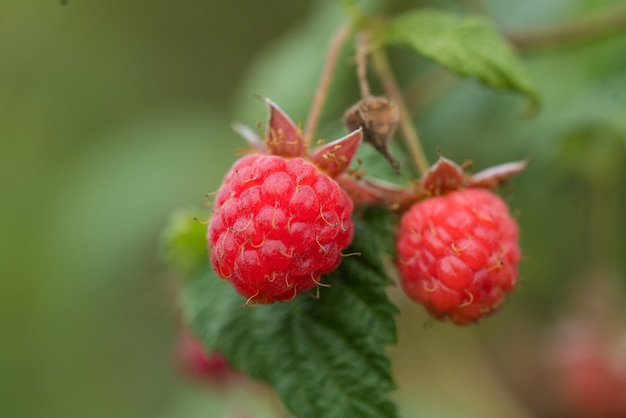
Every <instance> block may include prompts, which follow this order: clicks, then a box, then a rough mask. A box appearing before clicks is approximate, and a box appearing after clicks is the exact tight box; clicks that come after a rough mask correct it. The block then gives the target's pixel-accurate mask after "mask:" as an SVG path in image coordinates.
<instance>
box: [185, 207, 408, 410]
mask: <svg viewBox="0 0 626 418" xmlns="http://www.w3.org/2000/svg"><path fill="white" fill-rule="evenodd" d="M388 216H389V215H387V214H386V213H385V212H380V211H377V212H367V213H365V214H364V215H363V217H362V219H359V218H355V237H354V240H353V245H352V246H351V247H350V248H349V249H348V250H347V251H348V252H360V253H361V255H360V256H351V257H347V258H346V259H344V260H343V262H342V263H341V265H340V267H339V268H338V269H337V270H336V271H335V272H333V273H332V274H331V275H330V277H328V278H327V279H326V280H325V282H327V283H330V284H331V287H330V288H322V289H321V290H320V298H319V299H314V298H312V297H310V296H309V295H300V296H298V297H296V298H295V299H294V300H292V301H290V302H288V303H280V304H272V305H262V306H254V307H243V306H242V305H243V303H244V300H243V299H242V298H241V297H240V296H239V295H237V294H236V293H235V292H234V290H233V289H232V287H231V286H230V285H229V284H228V283H226V282H225V281H223V280H220V279H218V278H217V277H216V275H215V274H214V272H213V270H212V269H211V268H210V266H209V263H208V262H207V263H206V265H205V269H204V270H203V272H202V273H201V274H199V275H198V276H197V277H196V278H195V280H190V281H188V282H187V283H186V286H185V289H184V292H183V295H182V303H183V309H184V312H185V316H186V318H187V320H188V322H189V323H190V324H191V327H192V329H193V331H194V333H195V334H197V335H199V336H201V338H202V339H203V341H204V343H205V345H206V346H207V348H208V349H210V350H219V351H221V352H222V353H224V355H226V357H227V358H228V359H229V361H230V363H231V364H232V365H233V367H235V368H238V369H243V370H245V371H246V372H247V373H248V374H249V375H250V376H252V377H254V378H257V379H260V380H262V381H265V382H267V383H268V384H270V385H271V386H272V387H274V388H275V389H276V391H277V392H278V394H279V395H280V397H281V398H282V400H283V401H284V403H285V405H286V406H287V408H288V409H289V410H290V411H292V412H293V413H294V414H297V415H298V416H302V417H327V418H335V417H336V418H344V417H363V418H367V417H372V418H374V417H376V418H385V417H389V418H392V417H396V416H397V412H396V407H395V405H394V404H393V402H391V400H390V399H389V392H390V391H391V390H393V389H394V383H393V379H392V376H391V368H390V364H389V359H388V357H387V355H386V353H385V346H386V345H389V344H392V343H394V342H395V341H396V327H395V320H394V315H395V314H396V311H397V310H396V308H395V306H394V305H393V304H392V303H391V302H390V301H389V299H388V297H387V295H386V293H385V289H384V288H385V286H387V285H388V278H387V277H386V275H385V272H384V265H383V263H382V261H381V259H380V253H381V250H382V248H381V247H380V246H379V244H378V243H380V242H385V241H389V240H390V239H391V229H390V228H387V229H386V230H384V231H383V230H382V229H380V228H379V229H377V228H376V227H374V228H371V227H370V226H369V224H370V223H372V222H376V223H380V222H383V221H384V219H382V218H383V217H386V219H389V218H388ZM368 222H369V223H368ZM372 225H373V224H372Z"/></svg>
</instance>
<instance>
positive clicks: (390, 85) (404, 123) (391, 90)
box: [372, 48, 429, 174]
mask: <svg viewBox="0 0 626 418" xmlns="http://www.w3.org/2000/svg"><path fill="white" fill-rule="evenodd" d="M372 58H373V63H374V69H375V70H376V74H377V75H378V78H379V79H380V81H381V83H382V85H383V87H384V89H385V92H386V93H387V95H388V96H389V97H390V98H391V100H393V101H394V102H395V103H396V105H397V106H398V110H399V112H400V121H399V122H398V123H399V126H400V131H402V136H403V137H404V141H405V143H406V145H407V148H408V151H409V154H410V155H411V160H412V161H413V163H414V164H415V168H416V169H417V171H418V172H419V174H424V173H425V172H426V171H428V167H429V164H428V161H427V160H426V156H425V155H424V150H423V149H422V144H421V143H420V139H419V135H418V133H417V130H416V129H415V127H414V126H413V123H412V122H411V114H410V113H409V110H408V109H407V106H406V103H405V102H404V98H403V97H402V93H401V92H400V89H399V88H398V84H397V83H396V79H395V78H394V76H393V73H392V71H391V67H390V66H389V60H388V59H387V55H386V54H385V51H384V50H383V49H382V48H377V49H376V50H375V51H374V52H373V56H372Z"/></svg>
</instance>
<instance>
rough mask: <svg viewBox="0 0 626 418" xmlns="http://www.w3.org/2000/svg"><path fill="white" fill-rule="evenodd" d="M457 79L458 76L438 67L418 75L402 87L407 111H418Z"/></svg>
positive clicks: (444, 91) (439, 95)
mask: <svg viewBox="0 0 626 418" xmlns="http://www.w3.org/2000/svg"><path fill="white" fill-rule="evenodd" d="M459 81H460V78H459V77H456V76H454V75H452V74H451V73H450V72H448V71H446V70H443V69H442V68H439V67H435V68H434V69H433V70H430V71H428V72H426V73H424V74H422V75H420V76H419V77H418V78H416V79H415V80H413V81H411V82H410V83H408V84H407V85H406V87H404V89H403V90H404V97H405V100H406V104H407V107H408V109H409V111H410V112H411V114H416V113H419V112H420V111H422V110H423V109H424V108H426V107H427V106H428V105H430V104H431V103H433V102H435V101H436V100H437V99H439V98H440V97H441V96H442V95H444V94H445V93H446V92H447V91H448V90H449V89H450V88H451V87H453V86H455V85H457V84H458V83H459Z"/></svg>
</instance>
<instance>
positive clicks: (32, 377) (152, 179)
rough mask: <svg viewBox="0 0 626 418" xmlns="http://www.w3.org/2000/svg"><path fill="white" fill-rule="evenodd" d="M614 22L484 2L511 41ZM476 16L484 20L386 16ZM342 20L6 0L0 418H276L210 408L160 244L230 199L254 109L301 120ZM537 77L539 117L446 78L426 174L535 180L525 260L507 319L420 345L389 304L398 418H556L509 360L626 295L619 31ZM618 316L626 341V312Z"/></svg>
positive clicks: (242, 397) (252, 403)
mask: <svg viewBox="0 0 626 418" xmlns="http://www.w3.org/2000/svg"><path fill="white" fill-rule="evenodd" d="M619 3H621V2H619V1H606V0H602V1H597V0H594V1H592V0H558V1H557V0H555V1H551V2H543V1H541V0H532V1H530V0H529V1H526V2H519V1H514V0H505V1H495V0H491V1H485V2H484V3H483V4H484V5H485V7H486V10H487V11H488V13H489V14H490V15H491V16H492V17H493V18H494V19H495V21H496V23H497V24H498V25H500V26H502V27H503V28H510V29H516V28H525V27H533V26H537V25H544V24H548V23H550V22H561V21H564V20H566V19H572V18H576V17H581V16H585V15H586V14H587V13H591V12H593V11H594V10H596V9H602V8H603V7H610V6H611V5H612V4H619ZM468 4H469V5H471V6H472V7H476V4H478V3H477V2H475V1H472V2H457V1H452V0H450V1H431V2H428V1H413V2H409V1H396V2H391V3H390V4H387V5H386V6H387V9H388V10H389V11H400V10H402V9H405V8H408V7H416V6H420V7H421V6H426V5H436V6H439V7H446V8H449V9H451V10H461V9H462V8H463V7H467V5H468ZM343 19H344V16H343V15H342V11H341V9H340V8H339V7H338V6H337V5H336V4H335V3H334V2H331V1H317V2H315V1H313V0H309V1H305V2H293V1H285V0H266V1H264V2H253V1H241V0H238V1H232V2H219V3H217V2H200V1H190V0H186V1H182V2H170V1H161V0H158V1H153V2H123V1H119V0H110V1H106V2H105V1H100V2H96V1H84V0H69V2H68V3H67V4H65V5H64V4H63V3H62V2H59V1H53V0H49V1H30V2H29V1H23V0H2V1H0V190H1V191H2V201H1V204H0V238H1V239H0V417H90V418H91V417H110V416H118V417H144V416H145V417H153V418H156V417H176V418H185V417H200V416H202V417H207V416H210V417H214V416H215V417H244V416H246V417H247V416H250V417H253V416H254V417H256V416H275V414H274V413H273V412H272V411H273V409H272V408H273V405H272V401H271V400H267V397H266V396H265V395H264V393H265V392H260V391H259V390H258V389H256V388H252V389H251V388H250V387H249V386H245V385H244V387H243V388H235V389H233V390H227V391H215V390H213V389H211V388H208V387H206V386H205V385H196V384H194V383H193V382H191V381H189V380H187V379H185V378H184V376H181V374H180V373H178V371H177V369H176V367H175V364H174V362H173V351H174V350H173V349H174V346H175V343H176V340H177V336H178V317H177V313H176V308H175V285H174V284H173V280H172V279H171V277H170V276H169V274H168V273H167V271H166V268H165V267H164V266H163V264H162V262H161V261H160V260H159V257H158V237H159V233H160V231H161V229H162V228H163V226H164V225H165V224H166V223H167V219H168V216H169V214H170V213H171V212H172V211H173V210H174V209H176V208H178V207H181V206H187V205H201V204H202V203H203V202H204V194H205V193H207V192H210V191H212V190H215V189H216V187H217V186H218V184H219V182H220V180H221V176H222V173H224V172H225V170H226V169H227V168H228V166H229V165H230V164H231V163H232V161H233V160H234V158H235V157H234V156H235V154H234V151H235V149H236V148H238V147H241V146H243V142H242V141H241V140H240V139H239V138H238V137H237V135H235V134H234V133H232V131H231V130H230V123H231V121H233V120H240V121H243V122H246V123H248V124H251V125H253V124H254V123H255V122H256V121H257V120H262V119H264V117H265V114H264V112H265V109H264V107H263V105H262V104H261V103H260V102H259V101H257V100H255V99H253V95H254V94H262V95H265V96H268V97H271V98H272V99H273V100H274V101H276V102H277V103H278V104H280V105H281V106H282V107H283V108H284V109H285V110H286V111H287V112H288V113H290V114H291V115H292V117H293V118H295V119H298V120H302V119H303V118H304V117H305V115H306V112H307V110H308V106H309V103H310V98H311V97H312V94H313V90H314V87H315V83H316V81H317V78H318V77H319V72H320V69H321V66H322V63H323V56H324V49H325V48H326V46H327V43H328V40H329V37H330V34H331V33H332V31H333V30H334V28H336V27H337V26H338V25H339V24H340V22H341V21H342V20H343ZM344 58H345V59H344V61H342V63H343V67H342V68H341V69H340V70H339V71H338V72H337V78H336V80H335V82H334V84H333V87H332V91H331V99H330V101H329V103H328V106H327V107H326V109H325V112H324V118H323V120H322V124H321V127H320V135H321V136H322V137H327V138H330V139H332V138H331V137H332V136H336V135H338V134H341V131H342V128H341V122H340V116H341V114H342V113H343V109H345V108H347V106H349V105H350V104H351V103H352V102H354V101H356V100H357V99H358V92H357V88H356V80H355V79H354V76H353V72H352V71H353V68H352V67H351V63H352V61H350V59H349V58H350V57H344ZM392 59H393V66H394V68H396V69H398V74H399V77H400V80H401V82H402V83H403V85H406V86H409V87H410V86H412V85H417V86H420V85H423V83H422V84H420V83H419V80H420V77H423V76H424V74H426V76H429V75H432V72H433V71H435V72H436V71H437V70H436V69H433V66H432V64H429V63H428V62H426V61H424V60H422V59H420V58H418V57H417V56H415V55H414V54H412V53H409V52H408V51H401V50H397V51H396V50H394V51H392ZM525 62H526V63H527V68H528V70H529V72H530V74H531V75H532V76H533V78H534V79H535V81H536V83H537V85H538V88H539V91H540V93H541V95H542V99H543V107H542V108H541V110H540V111H539V112H538V113H537V115H535V116H534V117H528V116H527V115H525V112H524V107H525V104H524V101H523V99H522V98H520V97H517V96H514V95H512V94H509V93H502V92H493V91H491V90H488V89H486V88H484V87H482V86H481V85H479V84H477V83H475V82H473V81H463V80H456V79H454V78H453V77H450V76H447V75H443V76H442V77H443V78H442V79H444V81H446V80H447V81H446V83H447V84H446V83H444V84H446V88H444V89H442V90H441V92H440V93H439V94H437V95H436V99H434V100H431V101H428V103H425V104H424V106H423V107H422V108H420V111H419V112H416V114H415V122H416V124H417V126H418V127H419V129H420V132H421V134H422V137H423V140H424V146H425V149H426V150H427V152H428V154H429V157H430V158H431V160H434V158H435V157H436V151H435V149H436V148H437V147H440V148H441V149H442V151H443V152H444V154H445V155H446V156H448V157H450V158H452V159H455V160H457V161H463V160H465V159H472V160H473V161H474V163H475V167H476V168H477V169H480V168H484V167H488V166H490V165H494V164H497V163H500V162H505V161H510V160H518V159H522V158H526V157H532V158H533V159H534V161H533V163H532V164H531V166H530V167H529V168H528V170H527V171H526V172H525V173H523V174H522V175H520V176H519V178H518V179H516V180H514V181H513V182H512V184H513V187H512V188H511V189H507V190H506V191H505V192H504V195H505V197H506V198H507V199H508V201H509V203H510V204H511V207H512V208H513V210H515V211H516V212H517V213H519V221H520V224H521V228H522V247H523V251H524V253H525V254H526V259H525V261H524V262H523V264H522V268H521V270H522V271H521V275H522V281H521V283H520V286H519V288H518V290H517V291H516V293H515V294H514V295H513V297H511V298H510V300H509V301H508V302H507V304H506V306H505V309H503V311H502V312H501V313H499V314H498V315H496V316H494V317H493V318H491V319H489V320H488V321H485V322H484V323H482V324H481V325H479V326H477V327H471V328H463V329H458V328H454V327H452V326H450V325H447V324H434V325H433V326H426V327H425V326H424V324H428V318H427V317H426V315H425V314H424V313H423V312H422V310H421V308H420V307H417V306H414V305H412V304H411V303H410V302H408V301H407V300H406V299H405V298H403V297H402V296H401V295H399V294H398V292H397V290H392V296H393V297H394V299H395V300H396V302H397V303H398V304H399V305H400V306H401V308H402V314H401V316H400V319H399V321H400V322H399V328H400V343H399V345H398V347H396V348H393V349H392V350H391V353H392V355H393V361H394V369H395V370H397V372H398V381H399V390H398V392H397V394H396V398H397V399H398V400H399V402H400V403H401V409H402V411H403V414H404V416H407V417H411V416H416V417H418V416H419V417H458V416H463V417H474V416H475V417H483V418H484V417H502V416H508V417H516V416H519V417H524V416H544V415H545V416H549V413H545V412H542V409H541V406H537V404H541V402H537V401H536V400H533V399H529V397H530V398H532V396H533V395H532V394H530V395H528V394H527V393H525V392H524V391H523V390H522V389H520V385H519V384H517V383H516V382H518V380H519V379H518V380H516V370H515V369H516V367H514V366H511V365H518V364H525V361H531V360H529V359H526V358H525V357H524V356H525V354H528V352H534V351H536V350H533V348H532V347H533V344H534V345H536V346H539V345H541V343H542V341H543V338H544V334H545V333H546V332H548V331H549V330H550V327H551V326H552V324H553V323H556V322H558V320H559V319H560V318H561V317H562V316H563V315H564V313H567V309H568V306H570V305H572V303H571V300H572V298H574V295H575V294H577V292H578V291H579V289H580V288H581V287H582V288H585V286H587V283H588V279H587V277H588V276H591V275H594V277H595V276H596V275H597V274H596V273H597V271H599V270H602V272H609V273H606V274H605V273H602V274H603V275H606V276H607V277H609V276H610V277H611V278H612V279H611V281H612V283H616V284H618V285H620V284H621V285H623V284H625V283H626V248H625V246H626V239H625V238H624V237H625V236H626V219H625V218H626V217H625V216H624V214H626V186H625V183H624V181H623V178H624V175H625V174H626V170H625V169H624V166H625V164H624V163H625V162H626V151H625V150H626V36H624V35H616V36H613V37H609V38H605V39H601V40H597V41H594V42H587V43H583V44H576V45H573V46H568V47H564V48H557V49H548V50H542V51H537V52H535V53H531V54H529V55H528V56H526V57H525ZM415 80H418V81H417V84H416V83H415ZM450 80H453V81H450ZM409 87H408V88H407V91H410V88H409ZM419 93H420V91H419V90H418V94H419ZM366 168H367V167H366ZM591 272H593V274H592V273H591ZM603 277H604V276H603ZM618 289H619V288H618ZM583 293H584V292H583ZM615 293H616V294H617V295H618V296H617V300H618V302H616V305H617V306H621V305H623V302H624V300H626V298H625V297H624V292H623V290H618V291H617V292H615ZM574 306H576V304H575V303H574ZM620 315H621V316H620ZM613 318H614V319H615V318H621V319H622V320H621V322H620V321H618V322H619V323H618V324H617V325H616V326H617V327H619V326H621V327H622V328H621V329H622V331H624V330H626V323H625V322H624V321H623V318H624V316H623V311H622V312H621V313H620V314H619V315H617V314H616V315H614V316H613ZM512 341H514V342H515V344H513V343H512Z"/></svg>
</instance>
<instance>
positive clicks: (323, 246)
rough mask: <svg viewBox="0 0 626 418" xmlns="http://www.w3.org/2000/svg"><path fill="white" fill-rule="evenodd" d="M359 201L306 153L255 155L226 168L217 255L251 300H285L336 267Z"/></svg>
mask: <svg viewBox="0 0 626 418" xmlns="http://www.w3.org/2000/svg"><path fill="white" fill-rule="evenodd" d="M352 209H353V203H352V201H351V200H350V198H349V197H348V195H347V194H346V193H345V192H344V191H343V189H341V187H339V185H338V184H337V183H336V182H335V180H333V179H332V178H330V177H329V176H327V175H326V174H324V173H322V172H320V171H319V170H318V169H317V168H316V167H315V166H314V165H313V164H311V163H309V162H308V161H306V160H304V159H302V158H290V159H286V158H283V157H280V156H272V155H259V154H254V155H248V156H246V157H243V158H241V159H240V160H238V161H237V162H236V163H235V165H234V166H233V167H232V168H231V170H230V171H229V172H228V173H227V175H226V178H225V180H224V184H223V186H222V188H221V189H220V191H219V192H218V194H217V196H216V198H215V212H214V215H213V217H212V219H211V222H210V224H209V230H208V242H209V250H210V252H211V262H212V264H213V267H214V268H215V270H216V271H217V273H218V274H219V275H220V276H221V277H222V278H225V279H227V280H229V281H230V282H231V283H232V285H233V286H234V288H235V289H236V290H237V292H239V293H240V294H241V295H242V296H244V297H245V298H247V299H248V300H249V301H253V302H257V303H272V302H276V301H286V300H290V299H292V298H293V297H295V296H296V295H297V294H298V293H299V292H301V291H302V290H306V289H311V288H313V287H315V286H317V285H318V284H319V283H320V280H321V275H322V274H324V273H328V272H330V271H332V270H334V269H335V268H336V267H337V266H338V265H339V262H340V261H341V250H343V249H344V248H346V247H347V246H348V245H349V244H350V242H351V240H352V235H353V224H352V220H351V215H352Z"/></svg>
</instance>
